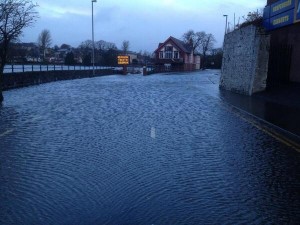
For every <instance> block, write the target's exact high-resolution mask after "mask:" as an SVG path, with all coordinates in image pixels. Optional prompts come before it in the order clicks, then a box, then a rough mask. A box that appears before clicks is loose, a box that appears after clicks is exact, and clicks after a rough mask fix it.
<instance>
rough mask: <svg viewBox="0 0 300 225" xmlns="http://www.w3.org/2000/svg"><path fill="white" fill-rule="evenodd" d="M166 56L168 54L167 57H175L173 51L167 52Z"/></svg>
mask: <svg viewBox="0 0 300 225" xmlns="http://www.w3.org/2000/svg"><path fill="white" fill-rule="evenodd" d="M165 56H166V59H172V58H173V52H171V51H168V52H166V54H165Z"/></svg>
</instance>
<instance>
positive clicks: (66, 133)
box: [0, 72, 300, 225]
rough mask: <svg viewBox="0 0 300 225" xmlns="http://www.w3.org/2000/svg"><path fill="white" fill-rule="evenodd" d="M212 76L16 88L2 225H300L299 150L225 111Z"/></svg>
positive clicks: (4, 127)
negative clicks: (218, 97) (299, 223)
mask: <svg viewBox="0 0 300 225" xmlns="http://www.w3.org/2000/svg"><path fill="white" fill-rule="evenodd" d="M212 79H215V80H217V79H218V77H217V76H216V75H215V74H214V73H212V72H206V73H205V72H203V73H195V74H188V75H183V74H181V75H180V74H178V75H171V76H166V75H155V76H149V77H142V76H126V77H124V76H110V77H101V78H94V79H82V80H74V81H65V82H57V83H51V84H46V85H40V86H36V87H30V88H24V89H19V90H13V91H9V92H6V93H5V97H6V102H5V104H4V105H3V106H2V107H1V108H0V149H1V151H0V166H1V167H0V168H1V169H0V224H5V225H6V224H296V223H297V221H299V219H300V218H299V208H300V199H299V195H298V190H299V189H300V184H299V171H300V164H299V160H300V156H299V154H297V153H296V152H294V151H292V150H290V149H289V148H288V147H286V146H284V145H282V144H280V143H278V142H277V141H275V140H274V139H272V138H271V137H269V136H266V135H265V134H264V133H262V132H261V131H259V130H257V129H256V128H254V127H251V126H250V125H249V124H247V123H245V122H243V121H242V120H240V119H239V118H237V117H236V116H234V115H232V114H231V113H230V112H229V111H227V110H226V109H224V107H222V106H221V103H220V101H219V100H218V99H217V98H215V97H214V96H216V95H218V93H217V91H218V90H217V88H216V85H214V84H213V82H212Z"/></svg>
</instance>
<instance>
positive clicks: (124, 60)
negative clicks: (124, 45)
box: [118, 55, 130, 65]
mask: <svg viewBox="0 0 300 225" xmlns="http://www.w3.org/2000/svg"><path fill="white" fill-rule="evenodd" d="M129 63H130V57H129V56H128V55H119V56H118V64H119V65H129Z"/></svg>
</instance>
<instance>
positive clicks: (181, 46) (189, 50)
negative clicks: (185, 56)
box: [154, 36, 193, 53]
mask: <svg viewBox="0 0 300 225" xmlns="http://www.w3.org/2000/svg"><path fill="white" fill-rule="evenodd" d="M170 41H171V42H173V43H174V44H175V45H176V46H177V47H178V48H179V49H181V50H182V51H184V52H185V53H192V51H193V47H192V46H191V45H189V44H186V43H184V42H183V41H181V40H179V39H177V38H174V37H172V36H170V37H169V38H168V39H167V40H166V41H165V42H164V43H159V45H158V48H157V49H156V50H155V51H154V52H157V51H159V50H160V49H161V48H162V47H163V46H164V45H166V44H167V43H169V42H170Z"/></svg>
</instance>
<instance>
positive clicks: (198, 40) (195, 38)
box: [182, 30, 205, 52]
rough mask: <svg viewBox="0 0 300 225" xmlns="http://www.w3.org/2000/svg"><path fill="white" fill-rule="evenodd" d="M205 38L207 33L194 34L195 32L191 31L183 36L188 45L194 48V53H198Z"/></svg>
mask: <svg viewBox="0 0 300 225" xmlns="http://www.w3.org/2000/svg"><path fill="white" fill-rule="evenodd" d="M204 38H205V32H203V31H201V32H194V31H193V30H189V31H187V32H186V33H184V34H183V36H182V39H183V41H184V42H185V43H186V44H189V45H191V46H192V48H193V51H194V52H195V51H197V50H198V48H199V46H200V45H201V44H202V42H203V40H204Z"/></svg>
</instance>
